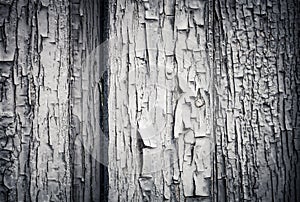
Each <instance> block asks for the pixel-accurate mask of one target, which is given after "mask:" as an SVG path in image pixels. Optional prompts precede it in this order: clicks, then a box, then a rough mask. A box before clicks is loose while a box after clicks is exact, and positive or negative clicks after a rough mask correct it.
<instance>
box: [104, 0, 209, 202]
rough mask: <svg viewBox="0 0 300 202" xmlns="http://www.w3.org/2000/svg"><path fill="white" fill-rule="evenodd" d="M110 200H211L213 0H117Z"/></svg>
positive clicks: (114, 6) (112, 18) (111, 83)
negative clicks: (211, 19) (211, 20)
mask: <svg viewBox="0 0 300 202" xmlns="http://www.w3.org/2000/svg"><path fill="white" fill-rule="evenodd" d="M110 5H111V7H110V22H114V23H110V25H111V27H110V32H109V33H110V47H109V51H110V52H109V64H110V66H109V102H108V103H109V134H110V135H109V138H110V139H109V142H110V144H109V152H108V153H109V185H110V192H109V199H110V200H111V201H140V200H145V201H162V200H171V201H184V200H185V199H190V200H191V201H192V200H195V199H196V198H197V199H203V200H204V201H206V200H209V197H210V196H211V189H210V187H211V179H212V178H211V174H212V167H213V166H212V165H213V163H212V155H210V153H211V150H212V149H213V145H212V143H213V138H212V128H213V127H212V126H213V124H212V123H213V119H212V109H213V106H212V96H213V83H212V81H213V77H212V76H213V68H211V66H210V65H209V58H210V57H212V52H209V51H208V49H209V47H208V46H210V47H212V44H211V42H209V41H208V39H209V38H211V37H210V36H209V33H210V34H212V31H210V32H209V28H210V25H209V13H212V5H211V4H210V3H209V2H208V1H193V0H190V1H173V0H167V1H158V0H156V1H129V0H123V1H112V2H111V4H110Z"/></svg>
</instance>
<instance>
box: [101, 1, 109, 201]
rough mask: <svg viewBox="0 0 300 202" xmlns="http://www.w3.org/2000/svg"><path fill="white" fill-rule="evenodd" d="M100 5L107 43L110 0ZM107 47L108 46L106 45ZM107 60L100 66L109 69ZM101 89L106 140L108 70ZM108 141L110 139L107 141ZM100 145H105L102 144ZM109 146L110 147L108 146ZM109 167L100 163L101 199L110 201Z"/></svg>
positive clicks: (105, 152) (102, 127)
mask: <svg viewBox="0 0 300 202" xmlns="http://www.w3.org/2000/svg"><path fill="white" fill-rule="evenodd" d="M99 7H100V44H102V43H105V42H106V41H107V40H108V27H109V18H108V16H109V0H102V1H101V3H99ZM104 47H105V48H107V47H108V46H104ZM101 51H103V53H107V52H108V50H101ZM103 59H104V60H105V61H103V62H102V63H100V64H101V65H105V66H106V67H100V68H101V69H103V70H106V69H107V65H108V64H107V61H106V57H104V58H103ZM101 73H102V72H101ZM101 89H102V92H101V94H100V96H101V97H102V98H100V101H102V102H103V103H102V104H100V116H101V117H100V124H101V130H102V131H103V134H104V136H103V135H102V137H100V141H102V142H104V141H105V139H106V140H108V139H109V126H108V72H107V71H105V72H104V73H103V75H102V77H101ZM107 142H108V141H107ZM100 145H104V144H101V143H100ZM107 148H108V147H107ZM101 151H104V154H100V155H103V156H104V157H103V159H108V151H107V149H106V150H101ZM104 162H105V161H104ZM108 183H109V179H108V167H107V165H105V163H102V164H101V165H100V200H101V201H104V202H105V201H108V192H109V191H108V189H109V187H108Z"/></svg>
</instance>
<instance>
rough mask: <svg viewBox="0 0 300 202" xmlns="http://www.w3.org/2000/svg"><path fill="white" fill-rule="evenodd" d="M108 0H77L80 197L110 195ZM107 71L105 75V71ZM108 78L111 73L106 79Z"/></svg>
mask: <svg viewBox="0 0 300 202" xmlns="http://www.w3.org/2000/svg"><path fill="white" fill-rule="evenodd" d="M107 6H108V5H107V3H106V1H103V0H102V1H92V0H78V1H77V0H73V1H72V4H71V8H72V9H71V17H70V18H71V40H72V53H71V54H72V57H71V60H72V61H71V66H70V68H71V72H72V73H71V84H70V85H71V88H72V91H71V96H70V97H71V105H70V111H71V117H72V124H71V139H72V141H73V142H72V145H73V150H72V152H73V153H72V155H71V158H72V162H73V165H72V166H73V169H72V170H73V173H72V180H73V181H72V186H73V200H74V201H100V199H101V201H105V200H106V199H107V192H108V191H107V183H105V182H104V181H107V180H106V177H107V168H106V166H107V157H106V155H107V146H108V141H107V138H105V135H106V136H107V132H106V131H107V128H108V126H107V121H106V119H107V118H106V117H107V112H106V111H107V107H106V105H107V104H105V103H106V102H107V101H106V97H107V96H106V94H107V93H106V91H107V90H106V89H107V87H106V84H105V81H104V79H105V78H106V77H105V75H104V73H105V72H104V70H105V69H106V68H107V67H106V66H105V65H106V63H105V61H106V60H107V59H106V58H107V53H105V52H104V51H105V50H106V51H107V48H108V47H107V42H105V39H106V38H107V31H106V26H107V25H106V24H107V22H106V21H105V20H106V17H105V16H104V15H107V11H108V8H106V7H107ZM103 75H104V77H105V78H104V77H103ZM105 80H106V79H105Z"/></svg>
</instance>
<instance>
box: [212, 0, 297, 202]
mask: <svg viewBox="0 0 300 202" xmlns="http://www.w3.org/2000/svg"><path fill="white" fill-rule="evenodd" d="M215 8H216V14H215V20H214V21H215V26H214V30H215V35H214V40H215V46H214V47H215V48H214V50H215V52H214V68H215V78H214V83H215V85H214V86H215V89H216V96H215V98H216V99H215V105H214V112H215V117H216V119H215V135H216V144H217V153H216V154H215V157H216V159H215V162H216V163H217V165H216V174H215V175H216V178H217V179H218V181H217V182H216V186H217V187H218V194H216V197H217V199H218V201H219V200H221V199H222V198H225V197H226V198H227V200H229V201H241V200H251V201H297V200H299V199H300V193H299V185H300V178H299V171H300V167H299V166H300V164H299V149H300V148H299V135H300V130H299V129H300V128H299V123H300V122H299V115H300V114H299V112H300V111H299V110H300V108H299V101H300V100H299V98H300V97H299V89H300V88H299V76H300V75H299V67H300V66H299V2H297V1H289V0H287V1H255V2H252V1H247V2H246V1H239V2H234V1H227V2H225V1H219V2H218V3H216V6H215Z"/></svg>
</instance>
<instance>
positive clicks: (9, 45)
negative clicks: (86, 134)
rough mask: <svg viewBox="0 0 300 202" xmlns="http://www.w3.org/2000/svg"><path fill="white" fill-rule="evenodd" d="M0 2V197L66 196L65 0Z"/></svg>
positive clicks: (46, 198)
mask: <svg viewBox="0 0 300 202" xmlns="http://www.w3.org/2000/svg"><path fill="white" fill-rule="evenodd" d="M0 4H1V7H0V8H1V14H0V23H1V25H0V27H1V28H0V36H1V39H0V46H1V48H0V75H1V84H0V85H1V88H0V89H1V90H0V92H1V93H0V100H1V104H0V111H1V114H0V116H1V118H0V131H1V134H0V141H1V144H0V145H1V146H0V162H1V166H0V175H1V176H0V179H1V180H0V189H1V191H0V201H31V200H32V201H50V200H52V201H61V200H64V201H66V200H70V195H69V192H70V188H71V184H70V181H71V178H70V166H69V164H70V162H69V136H68V133H69V132H68V131H69V129H68V128H69V107H68V102H69V99H68V92H69V85H68V74H69V73H68V64H69V52H68V50H69V40H70V38H69V21H68V13H69V8H68V5H69V4H68V1H47V0H44V1H39V2H35V1H26V0H16V1H10V0H8V1H0Z"/></svg>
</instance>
